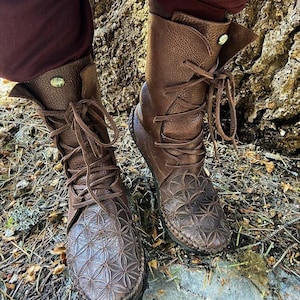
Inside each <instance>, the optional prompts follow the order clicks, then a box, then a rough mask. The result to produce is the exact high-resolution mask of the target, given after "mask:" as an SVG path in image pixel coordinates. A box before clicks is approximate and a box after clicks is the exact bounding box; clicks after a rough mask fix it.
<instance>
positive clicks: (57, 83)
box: [50, 77, 65, 88]
mask: <svg viewBox="0 0 300 300" xmlns="http://www.w3.org/2000/svg"><path fill="white" fill-rule="evenodd" d="M50 84H51V85H52V86H53V87H55V88H61V87H63V86H64V85H65V80H64V79H63V78H62V77H53V78H51V80H50Z"/></svg>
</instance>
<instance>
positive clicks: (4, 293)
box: [0, 289, 14, 300]
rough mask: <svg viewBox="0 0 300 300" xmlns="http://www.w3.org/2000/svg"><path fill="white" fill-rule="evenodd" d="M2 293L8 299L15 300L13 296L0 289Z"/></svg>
mask: <svg viewBox="0 0 300 300" xmlns="http://www.w3.org/2000/svg"><path fill="white" fill-rule="evenodd" d="M0 293H1V294H2V295H3V296H4V297H6V298H7V299H9V300H14V298H12V297H11V296H9V295H8V294H7V293H6V292H5V291H3V290H2V289H0Z"/></svg>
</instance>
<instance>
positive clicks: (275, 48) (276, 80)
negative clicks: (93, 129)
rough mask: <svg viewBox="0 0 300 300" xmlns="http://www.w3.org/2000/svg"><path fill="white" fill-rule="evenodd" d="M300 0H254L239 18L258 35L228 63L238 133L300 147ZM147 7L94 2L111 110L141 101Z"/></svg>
mask: <svg viewBox="0 0 300 300" xmlns="http://www.w3.org/2000/svg"><path fill="white" fill-rule="evenodd" d="M299 7H300V2H299V1H297V0H283V1H279V0H264V1H258V0H250V1H249V4H248V5H247V7H246V8H245V9H244V10H243V11H242V12H241V13H239V14H238V15H236V16H235V17H234V18H235V19H236V20H237V21H238V22H239V23H240V24H243V25H245V26H247V27H248V28H252V29H253V30H254V32H256V33H257V34H258V40H257V41H256V42H255V43H253V44H252V45H250V46H248V47H247V48H246V49H245V50H244V51H243V52H242V53H241V54H240V55H238V56H237V57H236V58H235V60H234V61H233V62H232V63H231V65H230V66H229V69H231V70H232V71H233V73H234V75H235V78H236V83H237V92H236V95H237V103H238V105H237V110H238V117H239V123H240V124H239V127H240V131H239V138H240V140H242V141H244V142H255V143H256V144H258V145H262V146H263V147H265V148H268V149H276V150H281V151H283V152H286V153H290V154H295V153H298V152H299V151H300V136H299V132H300V88H299V73H300V33H299V26H300V13H299V11H300V8H299ZM147 15H148V6H147V2H146V1H144V0H116V1H108V0H103V1H99V2H97V3H96V13H95V25H96V30H95V47H94V48H95V56H96V61H97V63H98V67H99V70H100V83H101V86H102V93H103V95H105V97H103V99H104V101H105V102H106V104H107V106H108V108H109V110H110V111H111V112H114V111H124V110H130V109H131V107H132V105H133V104H134V103H136V102H137V101H138V95H139V90H140V87H141V85H142V83H143V80H144V68H145V58H146V38H147ZM229 17H230V16H229Z"/></svg>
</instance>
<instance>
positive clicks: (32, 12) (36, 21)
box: [0, 0, 146, 300]
mask: <svg viewBox="0 0 300 300" xmlns="http://www.w3.org/2000/svg"><path fill="white" fill-rule="evenodd" d="M2 2H3V3H4V4H5V5H4V6H3V7H1V5H2V3H1V4H0V11H1V17H3V16H4V15H5V11H6V12H7V15H9V16H10V18H8V19H7V18H6V19H5V21H6V22H8V24H3V23H2V22H3V19H0V28H1V36H2V37H3V35H6V37H9V46H8V45H7V44H6V45H5V47H2V46H1V48H0V51H1V52H0V53H1V65H0V74H1V76H3V77H6V78H8V79H13V80H18V81H21V83H19V84H17V85H16V86H15V88H14V89H13V90H12V92H11V96H14V97H24V98H27V99H31V100H33V101H35V102H36V103H37V104H38V105H39V110H38V111H39V113H40V115H41V116H42V117H43V119H44V120H45V122H46V124H47V126H48V128H49V129H50V131H51V136H52V138H53V139H54V142H55V144H56V145H57V147H58V149H59V151H60V153H61V154H62V156H63V158H62V161H63V163H64V167H65V171H66V175H67V178H68V179H67V184H68V186H69V196H70V199H69V215H68V231H67V262H68V267H69V269H70V271H71V274H72V277H73V279H74V281H75V283H76V285H77V288H78V289H79V290H80V291H81V292H82V293H83V294H84V295H85V296H86V297H87V298H88V299H93V300H96V299H97V300H98V299H137V298H138V297H139V296H140V295H141V294H142V293H143V290H144V281H145V277H146V272H145V258H144V252H143V249H142V244H141V241H140V238H139V234H138V232H137V230H136V229H135V226H134V224H133V222H132V218H131V213H130V210H129V207H128V202H127V198H126V195H125V191H124V188H123V186H122V183H121V180H120V176H119V169H118V167H117V166H116V162H115V157H114V153H113V150H112V144H113V142H114V141H110V140H109V137H108V133H107V127H108V126H110V128H112V129H113V131H114V133H115V138H117V129H116V126H115V125H114V123H113V120H112V118H111V117H110V116H109V114H108V113H107V111H106V110H105V108H104V107H103V105H102V103H101V101H100V96H99V95H100V93H99V84H98V81H97V74H96V67H95V64H94V63H93V60H92V58H91V55H90V51H91V43H92V35H93V27H92V22H93V20H92V14H91V9H90V6H89V2H88V0H63V1H54V0H43V1H39V0H30V1H29V0H28V1H26V0H22V1H18V0H17V1H12V0H10V1H2ZM21 2H22V3H21ZM14 4H16V5H14ZM21 4H22V5H21ZM21 15H22V16H23V20H25V21H26V22H25V23H26V24H23V27H22V26H19V25H17V23H18V22H20V18H21ZM31 22H32V24H31ZM4 25H5V26H6V30H7V32H5V33H4V30H2V26H4ZM14 43H15V44H14ZM83 44H84V45H83ZM1 45H3V44H1ZM7 47H11V51H12V54H10V53H9V49H8V48H7ZM14 59H15V60H16V61H14ZM106 122H109V124H107V123H106Z"/></svg>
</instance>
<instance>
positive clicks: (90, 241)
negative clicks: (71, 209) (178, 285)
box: [67, 205, 145, 300]
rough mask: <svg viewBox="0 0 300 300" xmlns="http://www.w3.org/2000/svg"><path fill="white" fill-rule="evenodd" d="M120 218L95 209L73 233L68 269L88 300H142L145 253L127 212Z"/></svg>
mask: <svg viewBox="0 0 300 300" xmlns="http://www.w3.org/2000/svg"><path fill="white" fill-rule="evenodd" d="M117 214H118V216H109V215H107V214H106V213H105V212H104V211H103V210H102V208H100V207H99V206H98V205H92V206H89V207H86V208H85V210H84V211H83V212H82V213H81V215H80V216H79V218H78V220H77V221H76V223H75V224H73V225H72V227H71V228H70V230H69V233H68V242H67V260H68V266H69V269H70V270H71V274H72V277H73V279H74V282H75V284H76V286H77V288H78V289H79V290H80V291H81V293H82V294H83V295H85V296H86V297H87V299H90V300H96V299H97V300H101V299H103V300H104V299H111V300H117V299H138V296H139V295H140V294H142V292H143V289H144V287H143V282H144V276H145V266H144V265H145V262H144V253H143V250H142V248H141V245H140V242H139V240H138V238H137V234H136V232H135V230H134V228H133V226H132V224H131V221H130V219H129V215H128V213H127V211H126V209H123V208H121V209H120V208H118V212H117Z"/></svg>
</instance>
